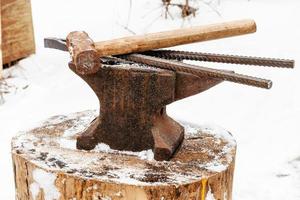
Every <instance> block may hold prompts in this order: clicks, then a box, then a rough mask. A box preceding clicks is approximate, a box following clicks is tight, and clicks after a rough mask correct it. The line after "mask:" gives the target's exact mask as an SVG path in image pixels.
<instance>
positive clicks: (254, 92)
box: [0, 0, 300, 200]
mask: <svg viewBox="0 0 300 200" xmlns="http://www.w3.org/2000/svg"><path fill="white" fill-rule="evenodd" d="M207 3H210V1H205V0H203V2H202V3H198V4H197V5H196V7H199V10H198V13H197V17H196V18H191V19H190V20H184V21H183V20H182V19H181V18H180V12H179V10H178V9H171V10H170V12H171V14H172V16H173V19H171V17H169V18H168V20H165V19H164V17H163V16H161V15H162V14H163V8H162V7H161V1H160V0H132V6H130V1H129V0H107V1H104V0H98V1H95V0H85V1H82V0H81V1H80V0H65V1H61V0H51V1H50V0H47V1H46V0H43V1H39V0H32V10H33V20H34V28H35V37H36V45H37V53H36V55H32V56H30V57H29V58H27V59H24V60H22V61H20V62H19V63H18V64H16V65H15V66H14V67H12V68H10V69H9V70H5V72H4V73H5V77H7V79H5V80H4V81H1V86H0V91H2V93H3V92H4V94H2V97H0V101H1V105H0V152H1V154H0V177H1V178H0V197H1V199H8V200H9V199H14V181H13V180H14V179H13V170H12V165H11V157H10V140H11V137H12V136H14V135H15V134H16V133H17V132H19V131H21V130H26V129H29V128H31V127H33V126H35V125H37V124H38V123H39V121H41V120H43V119H46V118H48V117H50V116H53V115H57V114H67V113H72V112H77V111H82V110H86V109H96V108H98V102H97V98H96V97H95V95H94V94H93V92H92V90H91V89H90V88H89V87H88V86H87V85H86V84H85V83H84V82H83V81H82V80H81V79H79V78H78V77H77V76H76V75H75V74H73V73H72V72H71V71H70V70H69V69H68V66H67V63H68V61H69V60H70V58H69V55H68V53H65V52H60V51H56V50H49V49H44V48H43V38H44V37H48V36H54V37H66V35H67V34H68V33H69V32H70V31H73V30H85V31H86V32H88V33H89V34H90V36H91V37H92V38H93V39H94V40H96V41H98V40H106V39H110V38H116V37H119V36H124V35H131V34H132V33H131V32H130V31H132V32H134V33H136V34H140V33H146V32H154V31H159V30H167V29H173V28H179V27H181V26H184V27H188V26H191V25H200V24H208V23H213V22H220V21H228V20H233V19H243V18H252V19H254V20H256V22H257V27H258V29H257V33H255V34H251V35H247V36H240V37H235V38H228V39H222V40H216V41H210V42H203V43H197V44H193V45H185V46H181V47H177V49H184V50H193V51H203V52H216V53H228V54H242V55H255V56H267V57H280V58H293V59H295V60H296V68H295V69H293V70H285V69H276V68H262V67H253V66H251V67H250V66H240V65H225V64H215V63H214V64H212V63H200V64H201V65H203V66H211V67H218V68H219V67H220V68H224V69H234V70H235V71H237V72H240V73H245V74H249V75H255V76H260V77H265V78H268V79H272V80H273V82H274V84H273V88H272V89H271V90H264V89H258V88H253V87H248V86H243V85H238V84H234V83H229V82H226V83H222V84H220V85H218V86H216V87H214V88H212V89H210V90H208V91H206V92H204V93H202V94H198V95H196V96H193V97H190V98H187V99H184V100H181V101H178V102H175V103H173V104H172V105H170V106H169V107H168V113H169V114H170V115H171V116H172V117H174V118H177V119H182V120H185V121H190V122H193V123H198V124H203V123H214V124H218V125H220V126H222V127H224V128H226V129H227V130H229V131H230V132H231V133H232V134H233V135H234V137H235V138H236V140H237V143H238V152H237V159H236V170H235V177H234V191H233V196H234V200H237V199H242V200H253V199H256V200H259V199H261V200H266V199H268V200H269V199H271V200H274V199H275V200H277V199H278V200H286V199H287V200H298V199H300V132H299V130H300V94H299V89H300V78H299V77H300V68H299V66H298V64H297V63H300V62H299V61H300V60H299V56H300V1H298V0H249V1H248V0H220V2H218V0H216V1H212V2H211V3H212V4H211V6H212V7H211V6H208V5H207ZM216 11H217V12H219V14H220V15H219V14H217V12H216ZM129 13H130V15H129ZM124 26H127V27H128V28H129V29H130V31H128V30H125V29H124ZM6 92H8V93H6Z"/></svg>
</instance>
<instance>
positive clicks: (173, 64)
mask: <svg viewBox="0 0 300 200" xmlns="http://www.w3.org/2000/svg"><path fill="white" fill-rule="evenodd" d="M117 57H120V58H124V59H126V60H130V61H134V62H137V63H141V64H146V65H150V66H153V67H157V68H162V69H168V70H173V71H180V72H186V73H191V74H194V75H197V76H209V77H213V78H218V79H222V80H226V81H231V82H235V83H240V84H245V85H251V86H255V87H261V88H265V89H270V88H271V87H272V81H270V80H266V79H261V78H256V77H251V76H246V75H242V74H236V73H231V72H226V71H220V70H216V69H211V68H206V67H200V66H196V65H191V64H186V63H182V62H177V61H172V60H166V59H162V58H156V57H152V56H147V55H142V54H126V55H120V56H117Z"/></svg>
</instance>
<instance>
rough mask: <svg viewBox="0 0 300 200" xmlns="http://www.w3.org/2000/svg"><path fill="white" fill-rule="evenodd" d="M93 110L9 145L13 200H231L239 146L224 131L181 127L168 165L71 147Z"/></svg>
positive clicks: (149, 155)
mask: <svg viewBox="0 0 300 200" xmlns="http://www.w3.org/2000/svg"><path fill="white" fill-rule="evenodd" d="M96 117H97V112H96V111H84V112H80V113H74V114H70V115H68V116H55V117H52V118H50V119H48V120H46V121H45V122H44V123H43V124H41V125H40V126H39V127H37V128H35V129H33V130H30V131H27V132H26V133H23V134H20V135H18V136H16V137H14V138H13V140H12V158H13V167H14V173H15V182H16V199H18V200H52V199H53V200H54V199H59V200H70V199H72V200H79V199H89V200H95V199H99V200H100V199H101V200H111V199H112V200H115V199H116V200H134V199H137V200H148V199H151V200H152V199H154V200H169V199H170V200H171V199H172V200H173V199H180V200H183V199H184V200H185V199H189V200H190V199H194V200H205V199H206V200H211V199H216V200H231V199H232V181H233V172H234V160H235V152H236V143H235V141H234V139H233V138H232V136H231V134H230V133H228V132H227V131H225V130H222V129H219V128H216V127H209V126H196V125H190V124H187V123H181V124H182V126H183V127H184V128H185V139H184V141H183V143H182V145H181V147H180V148H179V150H178V151H177V153H176V154H175V156H174V157H173V158H172V159H171V160H170V161H155V160H154V159H153V152H152V151H151V150H147V151H142V152H129V151H118V150H113V149H111V148H110V147H109V146H108V145H106V144H98V145H97V146H96V147H95V149H93V150H91V151H82V150H77V149H76V138H77V137H78V136H80V134H81V133H82V132H83V131H84V130H85V129H86V127H88V126H89V124H90V123H91V122H92V121H93V120H94V119H95V118H96Z"/></svg>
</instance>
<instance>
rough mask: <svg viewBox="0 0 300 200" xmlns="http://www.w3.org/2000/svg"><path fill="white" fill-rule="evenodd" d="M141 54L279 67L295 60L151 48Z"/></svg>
mask: <svg viewBox="0 0 300 200" xmlns="http://www.w3.org/2000/svg"><path fill="white" fill-rule="evenodd" d="M141 54H145V55H150V56H155V57H160V58H166V59H177V60H196V61H206V62H218V63H231V64H241V65H257V66H268V67H280V68H294V65H295V61H294V60H288V59H275V58H262V57H250V56H238V55H225V54H214V53H201V52H189V51H174V50H152V51H146V52H143V53H141Z"/></svg>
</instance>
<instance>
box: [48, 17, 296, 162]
mask: <svg viewBox="0 0 300 200" xmlns="http://www.w3.org/2000/svg"><path fill="white" fill-rule="evenodd" d="M233 24H235V23H233ZM247 24H248V25H247ZM246 25H247V26H248V28H245V26H243V25H241V24H239V27H236V26H234V25H232V24H230V23H229V24H228V23H227V24H226V25H225V26H224V25H223V26H221V28H220V25H218V26H209V28H208V29H209V31H205V30H206V29H205V28H204V29H203V28H202V29H201V28H200V29H199V30H200V33H198V34H197V31H195V30H196V29H195V28H194V29H192V30H193V31H194V32H193V31H192V33H193V35H190V34H191V30H189V29H185V30H179V31H172V32H166V33H164V32H161V33H158V34H152V35H145V36H132V38H128V37H127V38H125V39H124V38H123V39H119V40H118V39H116V40H113V41H105V42H102V43H101V44H100V43H99V42H98V43H97V45H95V43H94V42H93V41H92V40H91V39H90V38H89V37H88V35H87V34H86V33H84V32H72V33H71V34H69V36H68V37H67V40H57V39H51V38H50V39H49V38H48V39H45V46H46V47H51V48H57V49H61V50H69V52H70V53H71V55H72V61H71V62H70V63H69V67H70V69H71V70H72V71H73V72H75V73H76V74H77V75H78V76H80V77H81V78H82V79H83V80H84V81H85V82H86V83H87V84H88V85H89V86H90V87H91V88H92V89H93V91H94V92H95V94H96V95H97V97H98V99H99V102H100V113H99V116H98V117H97V118H96V119H95V120H94V121H93V122H92V123H91V125H90V126H89V127H88V128H87V129H86V130H85V131H84V132H83V133H82V134H81V135H80V136H79V137H78V138H77V148H78V149H84V150H92V149H94V148H95V146H96V145H97V144H98V143H106V144H108V145H109V146H110V147H111V148H113V149H118V150H128V151H142V150H147V149H152V150H153V151H154V156H155V159H156V160H168V159H170V158H171V157H172V155H173V154H174V152H176V150H177V148H178V147H179V146H180V144H181V142H182V141H183V139H184V128H183V127H182V126H181V125H180V124H179V123H178V122H176V121H175V120H173V119H172V118H171V117H169V116H168V115H167V113H166V106H167V105H168V104H170V103H172V102H174V101H177V100H180V99H183V98H186V97H189V96H192V95H195V94H198V93H200V92H203V91H205V90H207V89H209V88H211V87H213V86H215V85H217V84H219V83H221V82H222V81H224V80H227V81H232V82H236V83H242V84H247V85H252V86H257V87H263V88H270V87H271V81H269V80H265V79H260V78H256V77H250V76H246V75H241V74H236V73H234V72H233V71H227V70H217V69H211V68H205V67H199V66H195V65H191V64H186V63H183V62H182V60H183V59H191V60H201V61H212V62H224V63H237V64H250V65H265V66H276V67H285V68H292V67H293V66H294V61H292V60H281V59H265V58H254V57H253V58H251V57H242V56H226V55H218V54H203V53H191V52H176V51H169V50H155V51H153V50H152V49H159V48H162V47H169V46H174V45H179V44H186V43H191V42H195V41H202V40H209V39H216V38H222V37H229V36H231V35H232V36H234V35H239V34H242V33H249V32H252V28H253V27H254V28H255V26H253V23H252V22H249V21H247V23H246ZM254 25H255V23H254ZM212 27H213V28H212ZM216 27H217V28H216ZM249 27H250V28H249ZM251 27H252V28H251ZM228 28H229V29H230V28H233V29H232V31H233V33H232V34H231V33H230V31H228ZM197 30H198V29H197ZM199 30H198V32H199ZM216 30H217V32H216ZM178 33H180V35H178ZM222 33H224V34H222ZM187 35H188V36H189V37H187ZM203 35H205V37H203ZM211 35H212V36H211ZM195 38H196V39H195ZM118 41H121V42H120V43H121V44H120V43H118ZM124 41H125V44H124ZM126 45H128V46H129V47H126ZM122 48H123V49H122ZM136 52H140V53H139V54H137V53H136Z"/></svg>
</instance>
